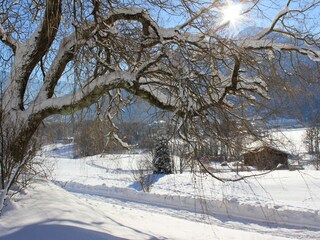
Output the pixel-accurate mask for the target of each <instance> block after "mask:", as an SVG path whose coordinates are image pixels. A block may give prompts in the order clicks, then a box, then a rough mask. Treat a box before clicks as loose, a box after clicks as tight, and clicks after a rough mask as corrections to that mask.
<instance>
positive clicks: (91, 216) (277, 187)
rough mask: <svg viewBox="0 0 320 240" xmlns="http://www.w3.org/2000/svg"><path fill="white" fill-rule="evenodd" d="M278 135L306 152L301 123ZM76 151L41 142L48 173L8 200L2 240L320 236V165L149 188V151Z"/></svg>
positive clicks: (167, 181) (0, 226) (178, 180)
mask: <svg viewBox="0 0 320 240" xmlns="http://www.w3.org/2000/svg"><path fill="white" fill-rule="evenodd" d="M273 134H274V135H275V136H277V139H278V141H279V142H280V143H282V145H285V146H286V147H287V149H286V150H287V151H288V152H291V153H294V154H300V155H301V156H306V154H305V151H306V150H305V146H304V144H303V141H302V139H303V136H304V130H303V129H295V130H286V131H283V132H282V133H280V132H273ZM72 155H73V151H72V145H71V144H69V145H63V144H56V145H49V146H45V147H44V149H43V152H42V153H41V155H40V156H39V158H41V159H45V162H46V165H47V167H48V171H50V174H49V179H48V181H47V180H46V181H44V180H41V179H39V180H36V181H35V182H34V183H33V184H32V186H31V187H29V188H28V189H27V190H25V191H24V192H23V193H22V194H19V195H16V196H15V198H14V200H13V201H11V202H10V204H9V205H8V206H7V208H6V209H5V212H4V214H3V216H1V217H0V240H2V239H80V240H82V239H83V240H84V239H262V240H263V239H320V237H319V236H320V171H315V170H313V169H312V168H311V167H310V166H307V167H306V170H302V171H288V170H278V171H273V172H271V173H269V174H267V175H263V176H259V177H252V178H247V179H245V180H243V181H239V182H224V183H222V182H219V181H217V180H215V179H213V178H212V177H210V176H205V175H203V174H201V173H198V174H191V173H188V172H186V173H183V174H172V175H168V176H158V177H157V178H156V179H154V183H153V186H152V187H151V191H150V192H149V193H145V192H143V191H141V190H140V188H139V185H138V184H137V183H135V179H136V177H135V176H136V175H137V172H138V171H137V168H138V165H139V164H138V163H139V161H141V160H144V159H146V158H149V157H150V156H149V155H148V154H122V155H104V156H100V155H98V156H93V157H87V158H81V159H73V158H72ZM301 160H302V161H303V159H301ZM252 173H259V172H251V173H248V172H243V173H239V174H240V175H241V176H243V175H248V174H252ZM217 174H219V177H226V178H227V177H239V176H236V174H235V173H234V172H229V173H226V172H222V173H217Z"/></svg>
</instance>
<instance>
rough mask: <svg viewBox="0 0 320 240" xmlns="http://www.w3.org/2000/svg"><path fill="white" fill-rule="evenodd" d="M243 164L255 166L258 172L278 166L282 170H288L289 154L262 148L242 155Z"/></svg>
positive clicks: (265, 147) (266, 147)
mask: <svg viewBox="0 0 320 240" xmlns="http://www.w3.org/2000/svg"><path fill="white" fill-rule="evenodd" d="M243 158H244V164H245V165H249V166H256V167H257V169H258V170H271V169H275V168H276V167H277V166H278V165H279V164H281V165H282V167H281V168H282V169H287V168H288V158H289V153H286V152H284V151H281V150H279V149H276V148H273V147H269V146H262V147H259V148H256V149H254V150H251V151H249V152H246V153H244V154H243Z"/></svg>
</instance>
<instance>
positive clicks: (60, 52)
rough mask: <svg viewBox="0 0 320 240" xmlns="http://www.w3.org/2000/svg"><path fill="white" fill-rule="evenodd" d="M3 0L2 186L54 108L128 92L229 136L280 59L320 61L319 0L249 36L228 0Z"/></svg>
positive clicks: (65, 109)
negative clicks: (233, 34)
mask: <svg viewBox="0 0 320 240" xmlns="http://www.w3.org/2000/svg"><path fill="white" fill-rule="evenodd" d="M244 2H246V4H245V5H243V6H244V7H243V12H242V13H241V14H242V16H246V15H248V14H250V13H255V12H259V13H260V15H261V16H262V14H263V13H264V9H263V6H266V5H265V4H264V3H263V2H262V3H261V4H260V1H259V0H253V1H244ZM270 2H273V1H270ZM0 4H1V10H0V24H1V25H0V40H1V50H0V51H1V54H0V55H1V65H2V67H3V68H6V69H8V71H9V72H10V77H9V80H8V82H7V83H6V85H5V87H4V89H5V90H4V92H3V94H2V95H1V100H2V101H1V102H2V106H1V116H2V117H1V126H2V129H3V132H10V130H11V129H14V131H13V132H12V133H10V134H9V135H5V134H4V135H2V149H1V155H2V156H6V158H8V159H10V161H11V163H12V166H13V167H12V168H11V170H9V172H8V173H6V174H5V175H4V176H6V177H5V179H4V182H5V184H4V185H5V186H7V184H8V183H9V182H10V179H11V178H12V174H14V173H15V169H17V168H18V169H19V168H21V164H22V163H23V161H24V159H25V155H26V154H27V152H28V149H29V145H30V140H31V138H32V136H33V135H34V133H35V131H36V129H37V128H38V126H39V125H40V124H41V122H42V121H43V120H44V119H45V118H47V117H48V116H51V115H53V114H63V115H68V114H71V113H72V112H74V111H77V110H79V109H82V108H85V107H89V106H90V105H91V104H93V103H94V102H97V101H98V100H99V99H100V98H101V97H102V96H104V95H108V96H109V98H108V99H109V100H108V104H109V109H110V111H111V110H112V111H114V109H120V106H121V103H120V102H121V101H114V100H113V99H115V98H116V99H120V98H121V96H123V93H124V92H125V94H131V95H133V96H139V97H140V98H142V99H144V100H146V101H148V102H149V103H151V104H152V105H154V106H157V107H158V108H160V109H163V110H165V111H170V112H172V113H173V117H172V118H173V119H174V120H175V121H176V122H177V128H176V130H177V131H179V130H181V129H186V128H184V127H183V125H185V124H187V125H188V126H193V127H192V128H190V129H193V131H192V132H191V133H192V134H193V133H197V134H199V135H200V137H201V132H200V133H199V132H197V131H196V130H197V127H196V125H198V124H204V125H205V126H210V128H209V129H208V131H210V133H211V135H212V136H214V137H217V138H223V136H222V137H221V136H220V135H219V131H220V123H221V122H226V121H229V120H231V121H235V120H237V122H238V123H242V124H243V125H246V121H245V112H244V111H243V110H241V109H244V108H245V107H246V106H247V105H249V104H252V103H253V102H254V97H256V96H262V97H267V85H268V84H269V83H272V81H274V80H275V79H277V80H282V79H283V78H281V76H280V75H279V71H281V70H283V72H284V70H285V69H284V68H283V67H279V66H281V63H282V61H281V59H282V58H287V57H288V56H291V57H292V58H294V57H295V56H298V55H303V56H307V57H308V58H310V59H311V60H313V61H319V60H320V51H319V34H318V33H317V32H316V30H317V28H316V27H315V28H314V29H312V27H314V26H313V25H312V24H311V23H310V19H311V20H314V19H315V17H316V16H315V14H317V13H319V1H316V0H308V1H300V0H299V1H298V0H296V1H294V0H287V1H286V2H285V3H283V5H282V6H280V5H279V6H276V7H277V8H276V9H279V12H278V13H276V14H275V15H274V16H273V19H272V21H269V26H268V27H267V28H264V29H262V30H261V31H259V32H257V33H256V34H254V33H253V34H252V35H251V36H250V37H248V38H245V39H244V38H230V37H229V35H228V34H226V31H227V28H228V27H229V22H228V21H224V22H223V21H222V20H221V19H222V13H221V9H223V8H225V7H226V1H220V0H214V1H210V2H206V1H193V0H192V1H189V0H181V1H155V0H146V1H144V0H140V1H117V0H112V1H111V0H109V1H108V0H105V1H102V0H101V1H100V0H91V1H84V0H77V1H74V0H46V1H44V0H36V1H34V0H32V1H31V0H27V1H13V0H1V2H0ZM272 7H274V6H272ZM272 13H274V11H272ZM308 14H310V15H308ZM170 19H171V22H170V24H168V20H170ZM313 30H315V31H313ZM275 34H276V35H275ZM275 36H284V37H285V38H286V39H287V40H288V41H286V42H283V41H281V40H279V38H277V37H275ZM275 59H276V60H275ZM270 66H271V67H270ZM277 66H278V67H277ZM272 70H275V71H272ZM275 75H276V76H277V77H274V76H275ZM279 76H280V77H279ZM240 103H241V104H240ZM240 106H241V108H240ZM183 134H184V135H185V137H187V138H189V137H190V136H189V133H188V132H186V131H184V133H183ZM222 140H223V139H222ZM3 143H5V144H3ZM1 161H3V158H2V159H1ZM22 165H23V164H22ZM220 180H223V179H220ZM2 188H6V187H4V186H3V185H2Z"/></svg>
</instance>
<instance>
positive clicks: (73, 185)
mask: <svg viewBox="0 0 320 240" xmlns="http://www.w3.org/2000/svg"><path fill="white" fill-rule="evenodd" d="M55 183H56V184H58V185H60V186H62V187H63V188H64V189H66V190H67V191H70V192H74V193H81V194H89V195H94V196H101V197H106V198H115V199H119V200H123V201H129V202H136V203H142V204H148V205H154V206H158V207H164V208H171V209H176V210H186V211H190V212H196V213H201V214H208V215H211V216H215V215H220V216H224V217H228V218H237V219H242V220H247V221H254V222H260V223H264V224H265V223H268V224H277V225H283V226H290V227H298V228H301V227H303V228H304V227H306V228H312V229H317V230H319V229H320V213H319V211H318V210H309V211H299V210H297V209H290V208H288V207H285V206H273V207H269V206H262V205H252V204H245V203H240V202H239V201H238V200H237V199H235V198H232V199H225V200H223V201H220V200H217V199H214V200H210V199H203V198H192V197H187V196H171V195H162V194H154V193H144V192H139V191H136V190H134V189H130V188H117V187H107V186H104V185H85V184H81V183H78V182H62V181H55Z"/></svg>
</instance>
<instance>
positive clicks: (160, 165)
mask: <svg viewBox="0 0 320 240" xmlns="http://www.w3.org/2000/svg"><path fill="white" fill-rule="evenodd" d="M153 168H154V169H153V173H154V174H171V173H172V167H171V158H170V152H169V146H168V138H167V136H166V135H165V134H161V133H160V134H158V135H157V137H156V140H155V148H154V156H153Z"/></svg>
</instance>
